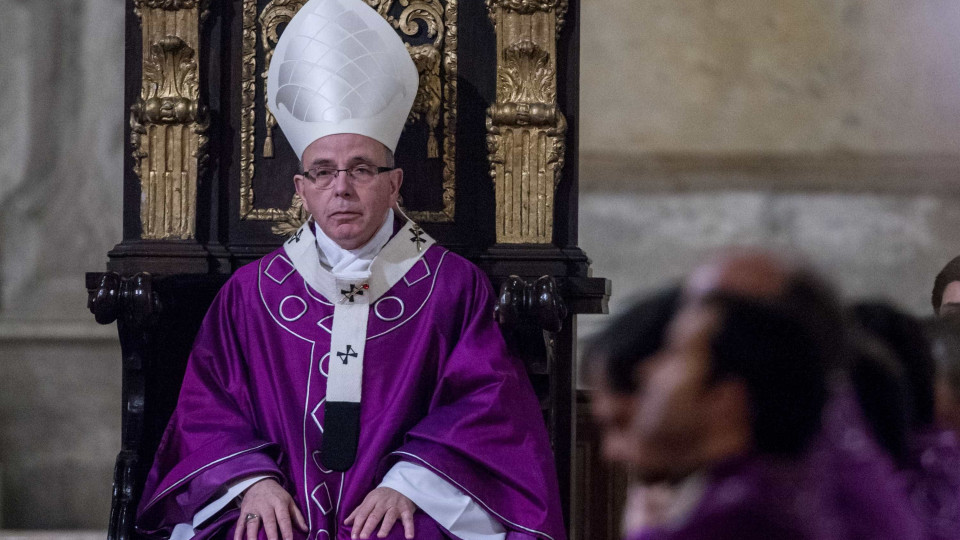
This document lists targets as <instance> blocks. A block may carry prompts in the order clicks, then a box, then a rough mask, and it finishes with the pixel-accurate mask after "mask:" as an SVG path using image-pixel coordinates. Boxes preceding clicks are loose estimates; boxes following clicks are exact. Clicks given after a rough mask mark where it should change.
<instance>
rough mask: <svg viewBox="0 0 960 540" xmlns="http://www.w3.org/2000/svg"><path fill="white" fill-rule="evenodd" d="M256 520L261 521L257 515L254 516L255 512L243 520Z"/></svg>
mask: <svg viewBox="0 0 960 540" xmlns="http://www.w3.org/2000/svg"><path fill="white" fill-rule="evenodd" d="M255 519H260V516H259V515H257V514H254V513H253V512H250V513H249V514H247V515H246V516H245V517H244V518H243V520H244V521H253V520H255Z"/></svg>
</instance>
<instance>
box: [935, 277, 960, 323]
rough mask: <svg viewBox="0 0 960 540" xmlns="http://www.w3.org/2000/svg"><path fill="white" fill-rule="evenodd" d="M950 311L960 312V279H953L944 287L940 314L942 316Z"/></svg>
mask: <svg viewBox="0 0 960 540" xmlns="http://www.w3.org/2000/svg"><path fill="white" fill-rule="evenodd" d="M948 313H960V281H951V282H950V283H948V284H947V286H946V288H944V289H943V298H941V299H940V312H939V315H940V316H941V317H942V316H944V315H946V314H948Z"/></svg>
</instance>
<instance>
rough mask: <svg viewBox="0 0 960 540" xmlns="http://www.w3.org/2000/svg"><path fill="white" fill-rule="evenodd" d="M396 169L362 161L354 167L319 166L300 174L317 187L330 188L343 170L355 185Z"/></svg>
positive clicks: (370, 180) (367, 182) (362, 183)
mask: <svg viewBox="0 0 960 540" xmlns="http://www.w3.org/2000/svg"><path fill="white" fill-rule="evenodd" d="M394 169H396V167H374V166H373V165H367V164H366V163H361V164H360V165H354V166H353V167H348V168H346V169H331V168H327V167H318V168H315V169H310V170H307V171H303V172H302V173H300V174H302V175H303V176H305V177H306V178H307V179H308V180H310V182H312V183H313V186H314V187H316V188H317V189H330V187H331V186H332V185H333V181H334V179H336V178H337V175H339V174H340V173H341V172H345V173H347V178H348V179H349V180H350V182H351V183H352V184H353V185H365V184H369V183H370V182H372V181H373V179H374V178H376V177H377V175H379V174H381V173H385V172H389V171H392V170H394Z"/></svg>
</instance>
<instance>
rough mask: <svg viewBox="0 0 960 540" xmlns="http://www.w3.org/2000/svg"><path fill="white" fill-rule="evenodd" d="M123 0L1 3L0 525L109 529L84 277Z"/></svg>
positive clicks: (110, 134) (105, 216)
mask: <svg viewBox="0 0 960 540" xmlns="http://www.w3.org/2000/svg"><path fill="white" fill-rule="evenodd" d="M123 4H124V3H123V0H44V1H42V2H37V1H27V0H0V51H3V54H2V55H0V124H2V126H3V129H0V529H24V528H73V529H76V528H88V529H105V528H106V525H107V519H108V517H109V516H108V513H109V500H110V492H111V478H112V467H113V459H114V457H115V456H116V453H117V452H118V451H119V446H120V369H119V367H120V351H119V345H118V344H117V338H116V329H115V328H111V327H100V326H98V325H97V324H96V323H95V322H94V321H93V317H92V316H91V315H90V314H89V313H88V312H87V310H86V291H85V289H84V280H83V273H84V272H86V271H91V270H98V269H103V268H104V265H105V262H106V252H107V251H108V250H109V249H110V248H111V247H112V246H113V245H114V244H116V243H117V242H119V240H120V233H121V213H120V212H121V152H122V151H123V150H122V137H123V134H122V126H123V124H122V122H123V121H124V116H125V115H124V112H123V105H122V103H123V100H122V88H123V86H122V85H123V11H124V9H123Z"/></svg>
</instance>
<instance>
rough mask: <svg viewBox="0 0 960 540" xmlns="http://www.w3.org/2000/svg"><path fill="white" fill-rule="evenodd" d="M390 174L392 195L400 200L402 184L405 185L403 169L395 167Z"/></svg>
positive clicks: (395, 199) (394, 198)
mask: <svg viewBox="0 0 960 540" xmlns="http://www.w3.org/2000/svg"><path fill="white" fill-rule="evenodd" d="M387 174H389V175H390V195H391V196H393V200H394V201H398V200H400V186H401V185H403V169H394V170H392V171H390V172H389V173H387Z"/></svg>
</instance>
